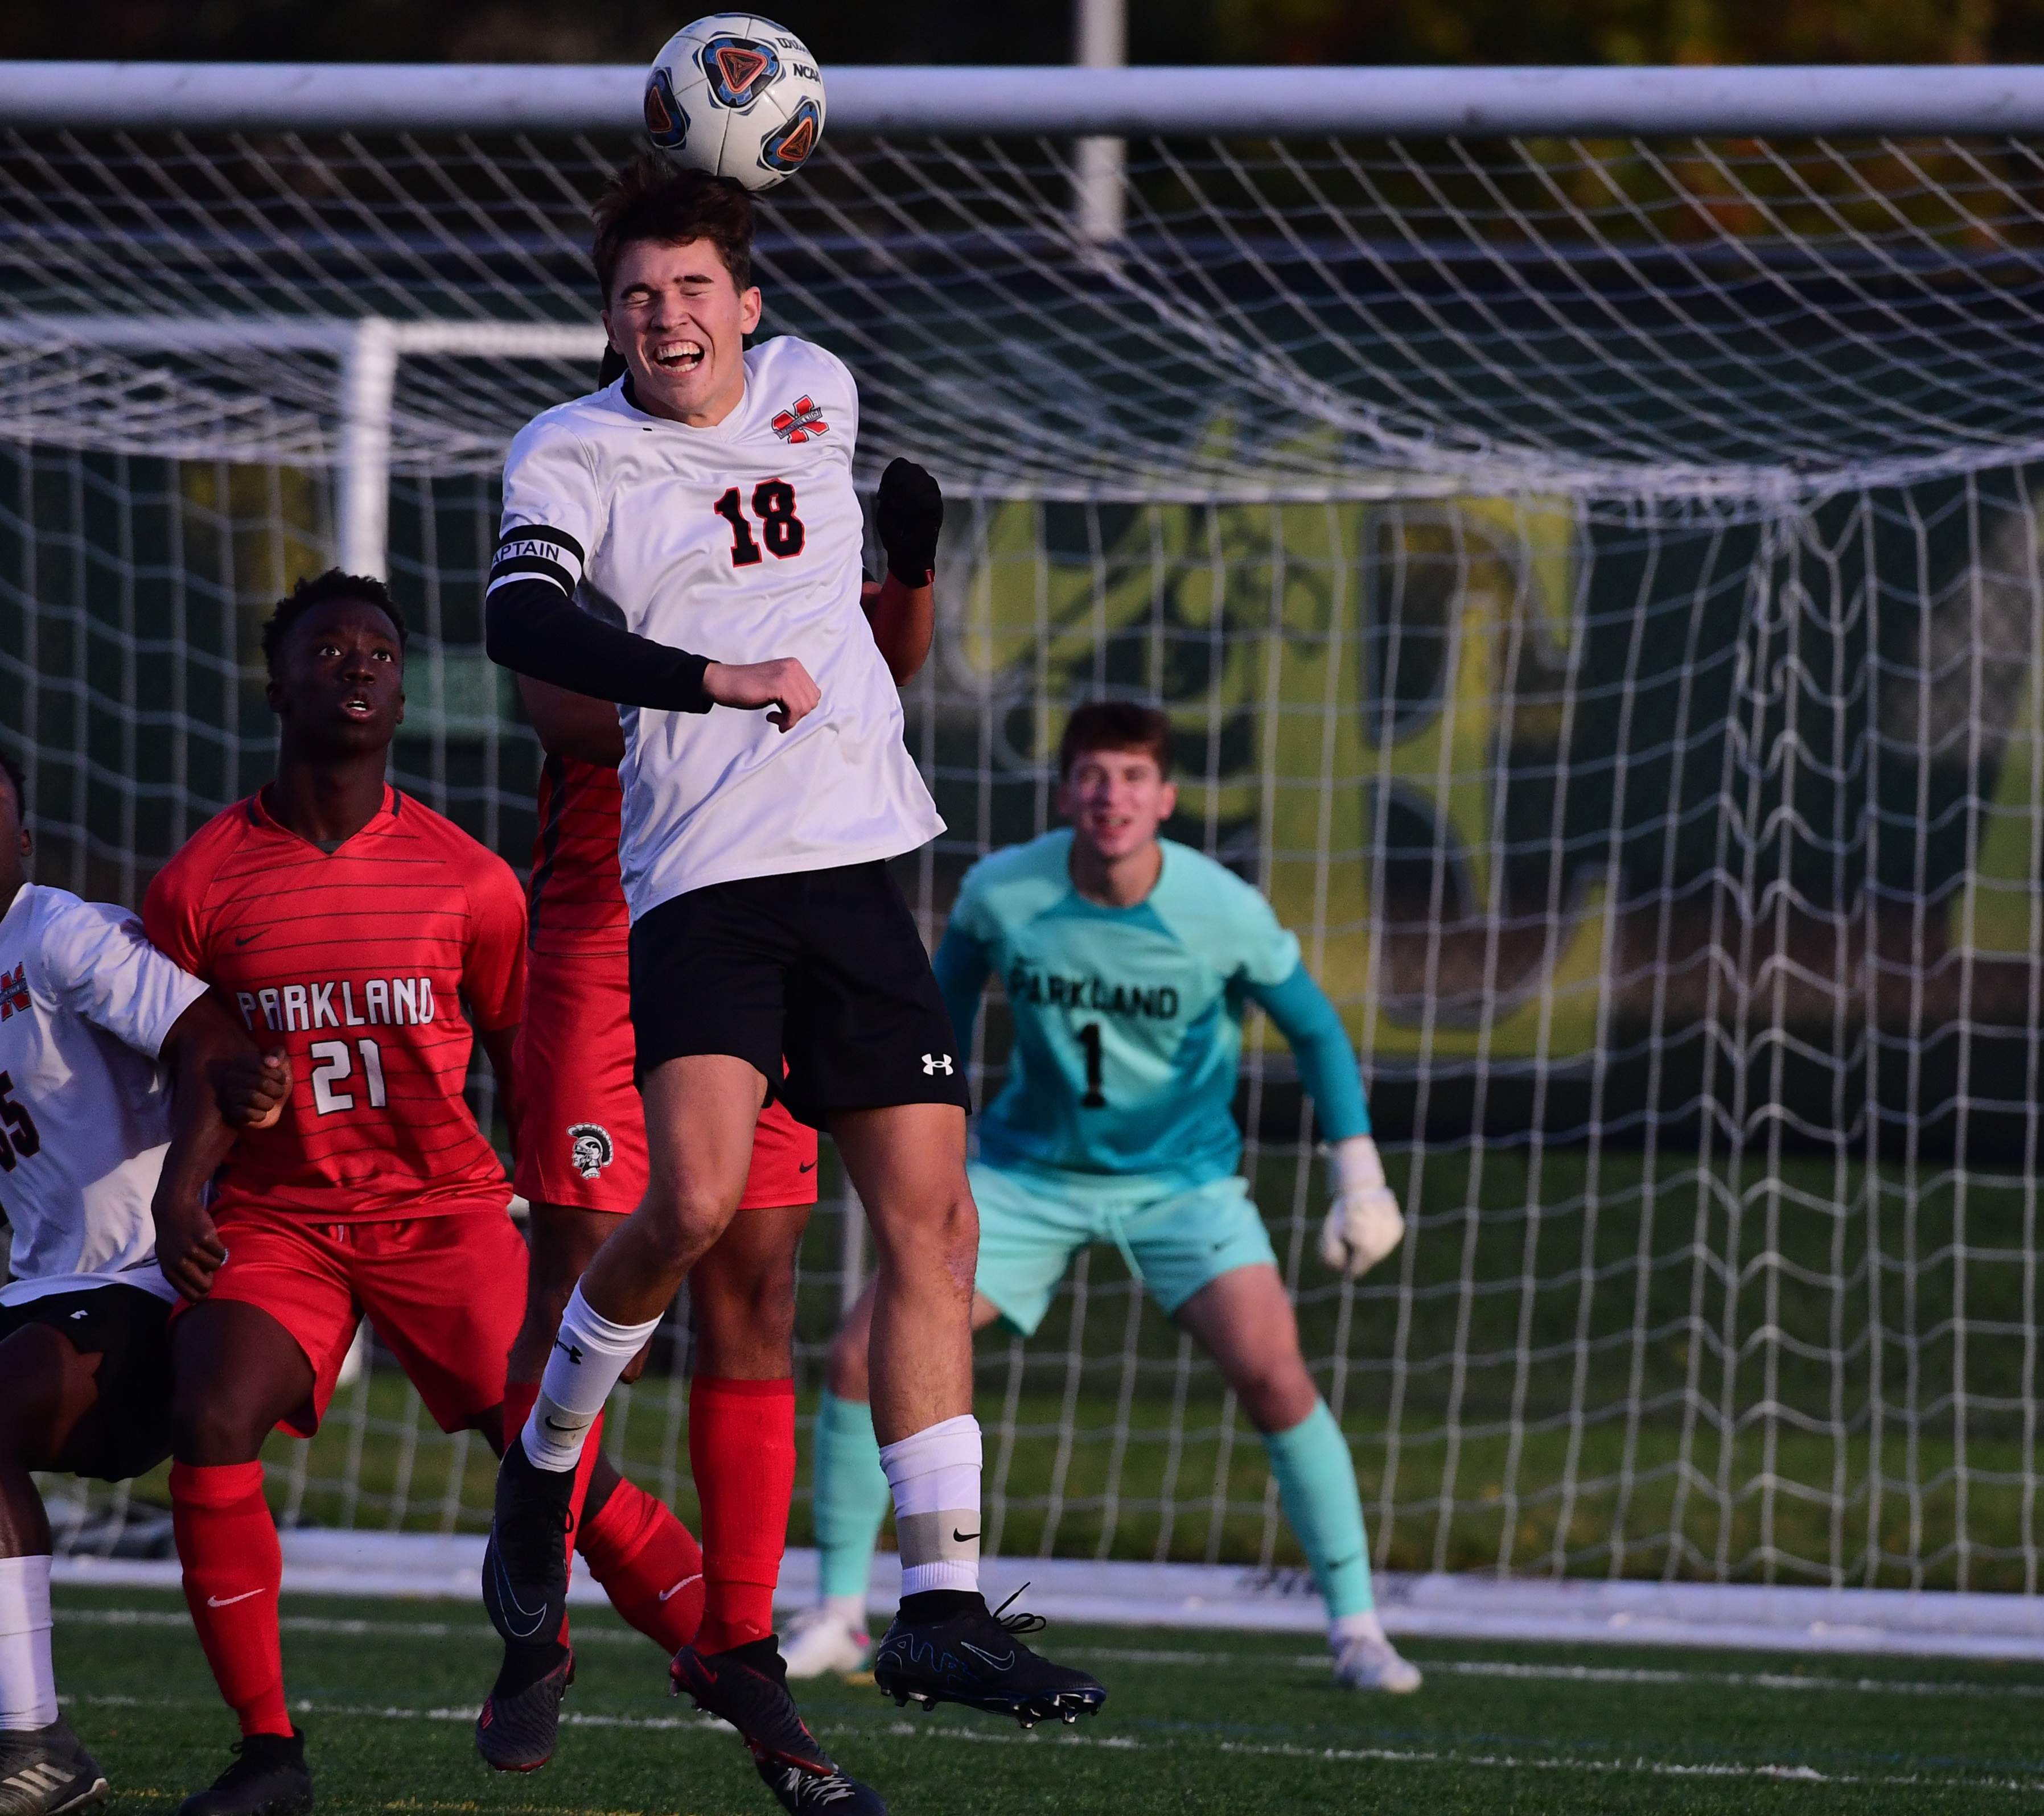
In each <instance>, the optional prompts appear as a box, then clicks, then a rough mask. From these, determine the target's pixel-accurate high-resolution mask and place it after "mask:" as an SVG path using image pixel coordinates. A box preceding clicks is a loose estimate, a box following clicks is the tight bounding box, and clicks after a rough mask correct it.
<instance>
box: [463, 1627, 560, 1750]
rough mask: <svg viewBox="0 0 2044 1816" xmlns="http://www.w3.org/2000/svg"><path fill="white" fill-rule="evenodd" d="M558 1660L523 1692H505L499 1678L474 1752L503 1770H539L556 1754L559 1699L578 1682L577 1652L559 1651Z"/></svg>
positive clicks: (479, 1726)
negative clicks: (576, 1678)
mask: <svg viewBox="0 0 2044 1816" xmlns="http://www.w3.org/2000/svg"><path fill="white" fill-rule="evenodd" d="M559 1652H560V1655H561V1657H560V1661H559V1663H558V1664H555V1666H554V1668H552V1669H551V1671H548V1672H546V1673H545V1674H544V1676H539V1677H535V1678H532V1679H531V1680H529V1681H528V1682H527V1683H526V1684H525V1685H524V1687H523V1688H521V1689H518V1690H514V1691H505V1689H504V1688H503V1684H504V1679H503V1677H502V1676H499V1677H498V1683H497V1686H496V1687H494V1688H493V1689H492V1690H491V1691H490V1694H489V1695H488V1696H487V1697H486V1698H485V1699H483V1704H482V1714H479V1715H478V1716H477V1717H476V1718H475V1750H476V1751H477V1752H478V1753H481V1754H482V1757H483V1760H484V1762H485V1763H486V1764H489V1765H491V1766H494V1768H496V1769H497V1770H498V1771H499V1772H537V1771H538V1770H539V1769H540V1767H541V1766H543V1765H544V1764H546V1763H547V1761H548V1760H550V1759H551V1758H552V1757H553V1756H554V1746H555V1741H557V1740H558V1738H559V1735H560V1731H561V1700H562V1699H563V1697H565V1696H566V1695H567V1693H568V1686H569V1685H570V1684H572V1683H574V1653H572V1652H571V1651H570V1650H569V1649H567V1647H566V1646H562V1647H560V1648H559Z"/></svg>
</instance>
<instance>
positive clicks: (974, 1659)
mask: <svg viewBox="0 0 2044 1816" xmlns="http://www.w3.org/2000/svg"><path fill="white" fill-rule="evenodd" d="M1022 1588H1024V1589H1026V1588H1028V1584H1026V1583H1025V1584H1023V1586H1022ZM1021 1592H1022V1590H1021V1589H1018V1590H1016V1591H1015V1595H1020V1594H1021ZM1015 1595H1010V1596H1009V1598H1008V1601H1007V1602H1003V1603H1001V1606H1000V1607H998V1608H997V1609H995V1610H993V1611H992V1612H991V1613H989V1611H988V1610H987V1606H986V1602H985V1598H984V1597H982V1596H981V1595H977V1594H970V1595H968V1594H966V1593H963V1592H962V1591H956V1590H953V1591H944V1590H939V1591H936V1592H935V1593H934V1594H933V1595H932V1597H931V1598H930V1599H928V1600H925V1599H924V1597H923V1596H921V1595H909V1596H905V1597H904V1598H903V1599H902V1603H901V1613H900V1614H897V1615H896V1616H895V1617H894V1624H893V1626H891V1627H889V1629H888V1630H887V1632H886V1636H885V1637H883V1638H882V1640H881V1641H880V1644H879V1645H878V1646H877V1647H876V1648H874V1653H873V1681H874V1683H875V1684H878V1685H879V1686H880V1687H881V1689H882V1690H883V1691H886V1694H887V1695H890V1696H892V1697H893V1699H894V1700H895V1702H896V1703H897V1704H900V1703H907V1702H908V1701H909V1700H910V1699H912V1698H913V1699H914V1700H915V1701H916V1702H918V1703H921V1704H922V1705H923V1707H924V1708H925V1709H934V1708H935V1707H936V1706H937V1704H938V1703H963V1704H965V1706H966V1707H967V1708H968V1709H984V1710H986V1711H987V1713H988V1714H994V1715H1012V1716H1013V1717H1014V1718H1015V1719H1016V1721H1018V1722H1020V1723H1021V1724H1022V1726H1024V1727H1025V1728H1033V1727H1035V1725H1036V1724H1037V1723H1038V1722H1047V1721H1050V1720H1051V1719H1052V1718H1054V1717H1055V1718H1057V1719H1058V1720H1060V1721H1062V1722H1065V1723H1066V1724H1067V1725H1070V1723H1071V1722H1076V1721H1077V1720H1078V1718H1079V1717H1080V1716H1082V1715H1092V1714H1097V1713H1098V1712H1099V1710H1100V1706H1101V1703H1105V1701H1106V1700H1107V1691H1106V1689H1105V1687H1103V1686H1102V1684H1101V1681H1100V1680H1099V1679H1098V1678H1097V1677H1093V1676H1089V1674H1088V1673H1086V1672H1083V1671H1076V1670H1074V1669H1073V1668H1072V1667H1071V1666H1070V1665H1068V1664H1053V1663H1052V1662H1051V1661H1050V1660H1049V1659H1047V1658H1044V1657H1040V1656H1039V1655H1038V1654H1037V1653H1033V1652H1032V1651H1031V1650H1030V1649H1028V1647H1027V1646H1026V1645H1023V1643H1022V1641H1021V1638H1020V1635H1022V1634H1032V1633H1040V1632H1041V1631H1042V1630H1043V1628H1044V1627H1045V1626H1047V1625H1049V1623H1048V1622H1047V1621H1045V1620H1044V1618H1043V1616H1042V1615H1041V1614H1009V1612H1008V1611H1007V1610H1008V1605H1009V1602H1012V1601H1013V1600H1014V1599H1015ZM939 1597H941V1598H942V1599H941V1600H939V1599H938V1598H939Z"/></svg>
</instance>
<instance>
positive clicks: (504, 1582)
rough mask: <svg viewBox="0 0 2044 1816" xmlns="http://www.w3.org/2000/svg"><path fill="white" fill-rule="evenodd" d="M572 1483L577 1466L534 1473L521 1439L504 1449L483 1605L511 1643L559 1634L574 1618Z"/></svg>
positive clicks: (542, 1639) (485, 1557)
mask: <svg viewBox="0 0 2044 1816" xmlns="http://www.w3.org/2000/svg"><path fill="white" fill-rule="evenodd" d="M574 1480H575V1472H574V1470H572V1469H538V1468H536V1467H535V1466H534V1465H533V1464H532V1461H530V1460H529V1459H528V1457H526V1455H525V1445H524V1439H523V1438H513V1439H512V1440H511V1442H509V1444H507V1445H505V1446H504V1461H502V1462H501V1463H500V1464H498V1466H497V1506H496V1511H495V1512H494V1515H492V1517H491V1519H490V1542H489V1544H488V1545H486V1546H484V1547H483V1552H482V1605H483V1607H485V1608H486V1610H488V1611H489V1614H490V1625H491V1626H494V1628H496V1630H497V1631H498V1634H499V1635H500V1636H501V1638H502V1639H503V1641H504V1643H505V1645H507V1646H511V1645H540V1644H543V1643H544V1642H545V1641H548V1640H552V1639H558V1638H559V1637H560V1632H561V1626H562V1623H563V1622H565V1621H566V1620H567V1614H568V1534H569V1533H570V1532H571V1531H572V1530H574V1511H573V1508H574Z"/></svg>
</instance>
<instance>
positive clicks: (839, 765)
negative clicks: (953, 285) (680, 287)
mask: <svg viewBox="0 0 2044 1816" xmlns="http://www.w3.org/2000/svg"><path fill="white" fill-rule="evenodd" d="M627 382H628V381H627V380H624V379H620V380H619V381H618V382H617V383H616V384H614V385H612V386H610V387H609V389H607V390H601V391H598V392H597V393H595V394H594V395H593V396H590V397H581V398H578V399H577V400H576V401H574V402H573V403H568V404H563V405H559V407H558V408H556V409H551V410H548V412H546V413H545V414H544V415H543V416H540V417H535V418H534V419H533V420H532V421H531V422H530V423H528V424H526V426H525V427H524V428H523V429H522V430H521V431H520V432H519V435H518V437H517V440H515V441H513V443H512V444H511V453H510V457H509V459H508V460H507V461H506V462H505V467H504V536H503V538H502V539H501V541H500V543H499V544H498V563H499V568H498V578H496V579H495V580H494V581H493V582H492V586H493V589H494V587H496V586H499V585H506V584H508V583H509V582H513V581H527V580H531V579H532V578H549V579H552V580H554V581H555V582H557V583H558V584H559V585H561V586H563V588H565V589H567V590H568V591H569V592H570V593H571V594H572V595H573V596H574V598H575V600H576V601H577V603H578V605H581V606H582V609H584V610H586V611H589V612H594V613H595V614H597V616H601V617H603V618H605V619H607V620H609V621H610V622H611V623H613V624H621V625H623V626H624V628H625V629H627V630H628V631H632V632H636V633H637V634H638V635H640V636H643V637H649V638H651V639H653V640H654V641H655V642H656V643H664V644H667V645H668V646H669V647H671V648H676V649H684V650H689V651H693V652H694V653H695V654H696V655H703V656H707V657H709V658H710V660H712V661H713V662H733V663H737V662H766V661H768V660H770V659H771V658H774V657H777V656H793V657H794V658H797V660H799V661H800V662H801V664H802V666H804V667H805V668H806V669H807V670H809V674H810V675H811V676H812V677H813V678H814V680H815V681H816V686H817V688H818V689H819V690H820V693H821V694H822V696H823V698H822V702H821V704H820V705H818V707H817V708H816V710H815V711H814V712H812V713H810V714H809V716H808V717H807V718H805V719H804V720H802V721H801V724H798V725H797V726H796V728H794V730H793V731H788V732H782V731H778V730H776V729H775V728H774V726H773V725H772V724H770V722H769V721H768V719H767V715H766V714H765V713H764V712H741V711H736V710H734V709H732V708H728V707H721V706H719V707H713V708H711V709H710V711H709V712H707V713H694V712H664V711H655V710H653V709H651V708H632V707H621V708H619V712H618V716H619V718H620V720H621V721H622V723H623V725H624V762H623V764H622V765H621V766H620V768H619V770H618V779H619V781H620V782H621V785H622V786H623V789H624V832H623V836H622V838H621V840H620V843H619V860H620V868H621V870H622V872H623V875H624V896H625V900H626V902H627V903H628V904H629V906H630V908H631V911H632V919H633V920H637V919H638V918H639V917H640V916H641V915H643V914H645V913H646V912H647V911H648V910H650V909H652V908H657V907H658V906H659V904H661V903H662V902H663V901H667V900H670V899H672V898H673V897H674V896H678V895H683V894H686V893H687V892H688V891H690V890H691V889H703V888H705V887H706V886H708V885H710V884H713V883H722V882H729V881H733V880H735V879H736V878H739V877H772V876H781V875H785V874H786V873H789V872H791V871H797V870H822V869H827V868H831V867H833V866H838V865H843V864H859V863H865V862H870V861H871V860H873V859H874V858H893V857H897V856H898V855H899V854H901V853H902V852H904V851H913V850H915V849H916V847H917V846H919V845H922V844H925V843H928V841H929V840H930V839H933V838H935V837H936V835H937V834H938V833H939V832H941V831H943V824H944V823H943V820H940V819H939V817H938V816H937V810H936V804H935V803H934V802H933V801H932V800H931V799H930V793H929V790H928V789H927V788H925V787H924V785H923V778H922V777H921V776H920V774H917V772H916V766H915V764H914V762H912V761H911V760H910V758H909V752H908V748H907V747H906V745H905V743H903V741H902V719H901V695H900V693H899V692H898V691H897V689H896V687H895V685H894V679H893V676H892V675H891V674H889V672H888V669H887V665H886V662H884V661H882V658H881V655H880V651H879V650H878V648H877V647H875V646H874V641H873V633H872V631H871V628H870V626H869V625H868V624H867V623H866V614H865V612H864V611H863V609H862V608H861V606H860V603H859V588H860V584H861V582H862V580H863V567H862V565H861V559H860V558H861V553H862V551H863V546H864V543H865V521H864V518H863V514H862V513H861V512H860V509H859V499H858V497H857V495H856V494H855V493H854V492H853V490H852V485H851V452H852V446H853V443H854V442H855V440H856V439H857V436H858V429H859V393H858V389H857V387H856V386H855V385H854V383H853V382H852V377H851V373H850V372H849V371H847V370H846V369H845V366H844V363H843V361H842V360H840V359H838V358H836V356H835V355H832V354H830V353H827V352H825V351H824V349H823V348H821V347H816V346H813V345H811V344H809V342H807V341H805V340H793V339H791V338H789V337H786V336H783V337H782V338H781V339H779V340H770V341H767V342H766V343H765V344H763V345H761V346H758V347H753V348H752V349H751V351H748V352H747V354H746V355H745V397H744V401H743V402H741V403H740V405H739V406H738V407H737V409H735V410H733V411H732V413H731V414H730V415H729V416H728V417H725V419H724V420H723V421H722V422H720V423H719V424H717V426H716V427H715V428H690V427H689V426H688V425H686V424H683V423H678V422H670V421H668V420H665V419H664V418H662V417H651V416H647V415H646V414H645V413H644V412H643V411H640V410H639V409H636V408H635V407H634V406H633V405H632V403H631V402H629V401H628V398H627V396H626V390H625V387H626V385H627Z"/></svg>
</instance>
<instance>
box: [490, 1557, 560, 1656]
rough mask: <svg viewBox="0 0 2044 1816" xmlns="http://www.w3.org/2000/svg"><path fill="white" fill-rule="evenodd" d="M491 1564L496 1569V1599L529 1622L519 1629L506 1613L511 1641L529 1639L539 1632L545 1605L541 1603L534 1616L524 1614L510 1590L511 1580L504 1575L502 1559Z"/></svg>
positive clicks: (506, 1622)
mask: <svg viewBox="0 0 2044 1816" xmlns="http://www.w3.org/2000/svg"><path fill="white" fill-rule="evenodd" d="M493 1562H494V1564H495V1565H496V1568H497V1595H498V1600H499V1601H500V1602H501V1603H503V1604H504V1607H505V1608H506V1609H508V1610H510V1611H514V1612H516V1613H517V1614H518V1615H519V1617H520V1618H521V1619H529V1621H530V1622H531V1624H530V1625H529V1626H525V1627H524V1628H520V1627H519V1626H517V1622H514V1621H513V1620H512V1618H511V1615H510V1614H509V1613H506V1614H505V1616H504V1624H505V1626H507V1627H510V1628H511V1629H512V1630H513V1631H512V1635H511V1637H513V1639H530V1638H531V1637H532V1635H533V1634H536V1633H537V1632H538V1631H539V1630H540V1624H541V1623H542V1622H544V1620H545V1619H546V1618H547V1609H546V1604H545V1603H541V1604H540V1611H539V1612H538V1613H537V1614H532V1615H529V1616H528V1614H526V1610H525V1604H524V1603H523V1602H521V1601H520V1600H519V1599H518V1598H517V1595H516V1594H514V1593H513V1590H512V1588H511V1579H510V1577H509V1576H507V1575H506V1574H505V1569H504V1561H503V1559H502V1558H501V1557H499V1558H495V1559H494V1560H493Z"/></svg>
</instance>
